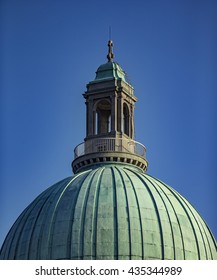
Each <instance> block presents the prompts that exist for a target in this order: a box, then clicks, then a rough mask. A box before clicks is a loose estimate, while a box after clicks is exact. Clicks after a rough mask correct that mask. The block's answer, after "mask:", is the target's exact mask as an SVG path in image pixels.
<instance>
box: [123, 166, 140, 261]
mask: <svg viewBox="0 0 217 280" xmlns="http://www.w3.org/2000/svg"><path fill="white" fill-rule="evenodd" d="M123 172H124V173H125V175H126V176H127V178H128V179H129V181H130V184H131V186H132V188H133V192H134V195H135V199H136V205H137V209H138V215H139V223H140V232H141V250H142V254H141V257H142V259H143V258H144V240H143V227H142V218H141V211H140V205H139V200H138V196H137V193H136V190H135V186H134V184H133V181H132V180H131V178H130V176H129V174H127V172H126V171H125V169H123ZM123 185H124V181H123ZM129 220H130V219H129ZM129 224H130V223H129ZM130 247H131V239H130ZM131 252H132V249H131V250H130V259H131V254H132V253H131Z"/></svg>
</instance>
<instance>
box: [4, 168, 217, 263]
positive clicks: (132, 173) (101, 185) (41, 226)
mask: <svg viewBox="0 0 217 280" xmlns="http://www.w3.org/2000/svg"><path fill="white" fill-rule="evenodd" d="M216 258H217V256H216V243H215V240H214V238H213V236H212V234H211V232H210V231H209V228H208V227H207V225H206V224H205V223H204V221H203V220H202V218H201V217H200V215H199V214H198V213H197V212H196V210H195V209H194V208H193V207H192V206H191V205H190V204H189V202H188V201H187V200H186V199H184V198H183V197H182V196H181V195H180V194H179V193H177V192H176V191H175V190H173V189H172V188H170V187H169V186H167V185H166V184H164V183H163V182H161V181H159V180H157V179H155V178H153V177H151V176H148V175H146V174H145V173H143V172H142V171H139V169H137V168H134V167H131V166H130V165H127V164H126V165H125V164H122V165H121V164H104V165H99V166H95V167H94V168H92V169H89V170H86V171H84V172H80V173H78V174H76V175H75V176H74V177H69V178H66V179H64V180H62V181H60V182H59V183H57V184H55V185H53V186H52V187H50V188H48V189H47V190H45V191H44V192H43V193H42V194H40V195H39V196H38V197H37V198H36V199H35V200H34V201H33V202H32V203H31V204H30V205H29V206H28V207H27V208H26V209H25V210H24V211H23V213H22V214H21V215H20V217H19V218H18V219H17V221H16V222H15V224H14V225H13V227H12V228H11V230H10V232H9V233H8V236H7V237H6V239H5V242H4V244H3V246H2V249H1V259H171V260H173V259H216Z"/></svg>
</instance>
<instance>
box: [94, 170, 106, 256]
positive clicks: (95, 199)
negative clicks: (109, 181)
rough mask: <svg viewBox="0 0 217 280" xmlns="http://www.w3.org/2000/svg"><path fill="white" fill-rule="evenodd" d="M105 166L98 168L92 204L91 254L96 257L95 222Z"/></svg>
mask: <svg viewBox="0 0 217 280" xmlns="http://www.w3.org/2000/svg"><path fill="white" fill-rule="evenodd" d="M104 169H105V167H102V168H101V170H100V174H99V178H98V182H97V185H96V191H95V196H94V206H93V220H92V229H93V231H92V238H91V239H92V248H91V250H92V256H93V257H95V259H97V258H96V256H97V222H98V207H99V190H100V184H101V181H102V173H103V172H104Z"/></svg>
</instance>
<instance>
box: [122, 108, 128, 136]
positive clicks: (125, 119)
mask: <svg viewBox="0 0 217 280" xmlns="http://www.w3.org/2000/svg"><path fill="white" fill-rule="evenodd" d="M123 132H124V133H125V134H126V135H128V136H130V114H129V108H128V106H127V104H126V103H124V107H123Z"/></svg>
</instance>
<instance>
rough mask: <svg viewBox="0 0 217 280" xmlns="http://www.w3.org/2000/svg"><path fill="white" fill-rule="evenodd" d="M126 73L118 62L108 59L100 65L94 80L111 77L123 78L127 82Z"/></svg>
mask: <svg viewBox="0 0 217 280" xmlns="http://www.w3.org/2000/svg"><path fill="white" fill-rule="evenodd" d="M125 75H126V74H125V72H124V71H123V69H122V68H121V66H120V65H119V64H118V63H117V62H113V61H108V62H107V63H105V64H102V65H100V67H99V68H98V69H97V71H96V78H95V80H94V82H100V81H103V80H109V79H117V80H119V79H121V80H123V81H124V82H126V79H125Z"/></svg>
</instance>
